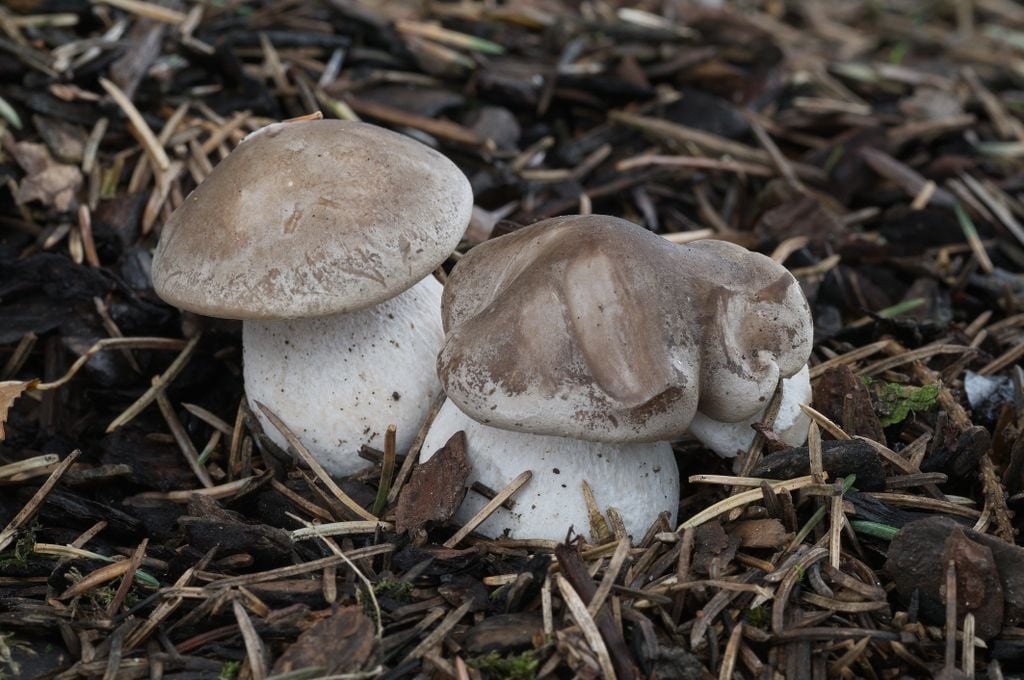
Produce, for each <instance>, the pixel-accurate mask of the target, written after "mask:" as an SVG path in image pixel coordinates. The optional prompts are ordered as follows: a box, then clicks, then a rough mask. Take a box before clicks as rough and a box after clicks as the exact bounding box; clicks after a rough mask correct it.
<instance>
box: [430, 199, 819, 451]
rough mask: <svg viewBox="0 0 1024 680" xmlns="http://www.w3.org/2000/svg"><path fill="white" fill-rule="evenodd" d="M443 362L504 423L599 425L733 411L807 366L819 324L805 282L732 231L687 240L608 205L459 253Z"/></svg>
mask: <svg viewBox="0 0 1024 680" xmlns="http://www.w3.org/2000/svg"><path fill="white" fill-rule="evenodd" d="M442 316H443V320H444V325H445V332H446V338H445V345H444V348H443V349H442V350H441V353H440V355H439V356H438V374H439V375H440V377H441V382H442V384H443V385H444V387H445V391H446V392H447V394H448V396H449V397H450V398H451V399H452V400H453V401H454V402H455V403H456V404H457V405H458V406H459V408H460V409H462V411H464V412H465V413H466V414H467V415H469V416H470V417H472V418H473V419H474V420H477V421H478V422H481V423H484V424H486V425H491V426H493V427H499V428H503V429H507V430H516V431H522V432H533V433H536V434H547V435H559V436H567V437H575V438H578V439H587V440H591V441H620V442H627V441H636V442H643V441H659V440H671V439H675V438H677V437H679V436H681V435H682V434H683V433H684V432H685V431H686V429H687V427H688V426H689V424H690V421H691V420H692V419H693V417H694V414H695V413H696V412H698V411H700V412H701V413H704V414H705V415H707V416H709V417H711V418H714V419H716V420H720V421H725V422H735V421H739V420H742V419H743V418H747V417H749V416H751V415H753V414H754V413H756V412H758V411H759V410H760V409H762V408H763V407H764V406H765V404H766V403H767V401H768V399H769V398H770V397H771V395H772V393H773V391H774V390H775V388H776V385H777V384H778V381H779V379H780V378H784V377H788V376H791V375H793V374H794V373H796V372H797V371H799V370H800V369H801V368H802V367H803V366H804V364H806V362H807V359H808V357H809V355H810V351H811V342H812V327H811V315H810V310H809V308H808V306H807V301H806V299H805V298H804V296H803V293H802V292H801V291H800V287H799V284H798V283H797V282H796V280H795V279H794V278H793V277H792V275H790V273H789V272H788V271H786V269H785V268H783V267H782V266H781V265H779V264H777V263H775V262H774V261H772V260H771V259H770V258H768V257H765V256H764V255H760V254H757V253H752V252H750V251H748V250H746V249H745V248H742V247H740V246H737V245H734V244H731V243H726V242H724V241H698V242H695V243H692V244H690V245H685V246H677V245H674V244H672V243H669V242H668V241H666V240H665V239H663V238H661V237H659V236H655V235H654V234H651V233H650V232H648V231H647V230H645V229H643V228H641V227H639V226H637V225H635V224H632V223H630V222H627V221H625V220H621V219H618V218H614V217H608V216H602V215H590V216H571V217H559V218H554V219H550V220H545V221H543V222H538V223H537V224H535V225H533V226H530V227H526V228H524V229H521V230H519V231H516V232H513V233H511V234H508V235H506V236H502V237H499V238H497V239H494V240H492V241H487V242H485V243H483V244H482V245H479V246H477V247H476V248H474V249H473V250H471V251H470V252H469V253H468V254H467V255H466V256H465V257H463V258H462V260H460V262H459V263H458V265H456V266H455V268H454V270H453V271H452V274H451V275H450V276H449V279H448V284H447V285H446V287H445V291H444V297H443V302H442Z"/></svg>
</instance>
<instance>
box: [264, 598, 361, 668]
mask: <svg viewBox="0 0 1024 680" xmlns="http://www.w3.org/2000/svg"><path fill="white" fill-rule="evenodd" d="M376 646H377V645H376V641H375V640H374V636H373V622H372V621H370V619H369V618H367V616H366V615H365V614H363V612H362V609H361V608H360V607H342V608H341V609H337V610H335V611H334V612H333V613H332V614H331V615H330V616H328V617H327V618H326V619H323V620H322V621H318V622H317V623H315V624H313V626H312V627H311V628H310V629H309V630H307V631H306V632H305V633H303V634H302V635H300V636H299V637H298V639H297V640H296V641H295V642H294V643H292V645H291V646H289V647H288V649H286V650H284V654H282V655H281V656H280V658H278V660H277V663H275V664H274V675H279V674H282V673H289V672H291V671H296V670H300V669H312V668H320V669H322V671H318V673H317V677H324V676H329V675H340V674H342V673H356V672H359V671H361V670H364V669H365V668H366V667H367V666H369V665H370V662H371V660H372V658H373V656H374V653H375V651H376Z"/></svg>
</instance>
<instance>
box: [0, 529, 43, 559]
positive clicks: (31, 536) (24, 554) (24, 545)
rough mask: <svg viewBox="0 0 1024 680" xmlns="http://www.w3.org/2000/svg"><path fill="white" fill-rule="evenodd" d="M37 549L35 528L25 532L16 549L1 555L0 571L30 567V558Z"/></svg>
mask: <svg viewBox="0 0 1024 680" xmlns="http://www.w3.org/2000/svg"><path fill="white" fill-rule="evenodd" d="M35 547H36V533H35V527H33V528H32V529H30V530H28V531H26V532H24V533H22V534H21V536H19V537H18V541H17V542H16V543H15V544H14V548H12V549H11V550H6V551H4V552H2V553H0V569H7V568H10V567H14V568H15V569H24V568H25V567H26V566H28V558H29V556H30V555H31V554H32V551H33V550H35Z"/></svg>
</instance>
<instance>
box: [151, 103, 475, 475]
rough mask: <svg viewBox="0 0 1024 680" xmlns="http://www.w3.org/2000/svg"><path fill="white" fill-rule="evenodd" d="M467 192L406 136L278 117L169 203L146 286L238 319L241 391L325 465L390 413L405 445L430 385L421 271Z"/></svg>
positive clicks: (371, 440) (342, 469)
mask: <svg viewBox="0 0 1024 680" xmlns="http://www.w3.org/2000/svg"><path fill="white" fill-rule="evenodd" d="M472 204H473V197H472V190H471V189H470V186H469V182H468V181H467V179H466V177H465V176H464V175H463V174H462V172H461V171H460V170H459V169H458V168H457V167H456V166H455V164H454V163H452V162H451V161H450V160H448V159H447V158H446V157H444V156H443V155H441V154H440V153H438V152H436V151H434V150H432V149H430V148H428V147H427V146H425V145H423V144H421V143H419V142H417V141H415V140H413V139H411V138H409V137H405V136H403V135H399V134H397V133H394V132H390V131H388V130H385V129H383V128H379V127H376V126H372V125H367V124H364V123H354V122H345V121H337V120H318V121H306V122H294V123H279V124H275V125H272V126H269V127H267V128H264V129H263V130H261V131H259V132H257V133H255V134H253V135H250V137H249V138H247V139H246V140H245V141H243V142H242V143H241V144H240V145H239V146H238V148H236V149H235V150H234V151H233V152H232V153H231V154H230V155H229V156H228V157H227V158H225V159H224V161H223V162H221V163H220V164H219V165H218V166H217V167H216V168H215V169H214V170H213V172H212V173H210V175H209V176H208V177H207V178H206V179H205V181H203V182H202V183H201V184H200V185H199V186H198V187H196V189H195V190H194V191H193V192H192V193H191V194H190V195H189V196H188V198H186V200H185V202H184V203H183V204H182V205H181V206H180V207H179V208H178V209H177V210H176V211H175V212H174V213H173V214H172V215H171V218H170V219H169V220H168V221H167V223H166V224H165V225H164V228H163V232H162V234H161V238H160V242H159V244H158V246H157V249H156V253H155V255H154V259H153V285H154V288H155V290H156V292H157V294H159V295H160V297H162V298H163V299H164V300H166V301H167V302H169V303H171V304H174V305H176V306H178V307H180V308H182V309H186V310H191V311H193V312H196V313H199V314H203V315H206V316H215V317H221V318H229V319H242V320H243V352H244V371H245V390H246V393H247V395H248V396H249V398H250V399H252V400H256V401H259V402H262V403H264V404H266V405H267V406H268V407H269V408H270V409H271V410H272V411H273V412H275V413H276V414H277V415H278V416H279V417H280V418H281V419H282V420H283V421H284V422H285V423H286V424H287V425H288V427H289V428H290V429H291V430H293V431H294V432H295V434H296V435H297V436H298V437H299V439H300V440H301V441H302V443H303V444H304V445H305V446H306V447H307V448H308V449H309V450H310V451H311V453H313V455H314V456H316V457H317V458H318V459H319V460H320V462H321V464H322V465H323V466H324V467H325V468H326V469H327V471H328V472H330V473H331V474H334V475H345V474H351V473H353V472H356V471H358V469H359V468H361V467H363V466H365V465H366V463H365V461H363V460H362V459H361V458H359V457H358V455H357V452H358V450H359V448H360V446H361V445H363V444H372V445H378V446H380V444H381V442H382V441H383V435H384V431H385V428H386V426H387V425H388V424H395V425H397V428H398V442H397V444H398V446H399V447H400V448H407V447H409V446H410V445H411V443H412V439H413V438H414V437H415V434H416V432H417V430H418V429H419V427H420V424H421V423H422V422H423V420H424V419H425V418H426V416H427V413H428V411H429V409H430V404H431V403H432V401H433V400H434V398H435V396H436V395H438V394H439V393H440V385H439V383H438V380H437V377H436V375H435V374H434V371H433V370H432V367H433V364H434V361H435V358H436V355H437V352H438V350H439V349H440V346H441V343H442V341H443V331H442V328H441V320H440V311H439V310H440V299H441V284H440V283H438V281H437V280H436V279H434V278H433V276H431V272H432V271H433V270H434V269H435V268H437V267H438V266H439V265H440V264H441V263H442V262H443V261H444V260H445V259H446V258H447V257H448V255H449V254H450V253H451V252H452V250H454V248H455V246H456V245H457V244H458V242H459V239H460V238H461V236H462V234H463V232H464V231H465V228H466V226H467V224H468V223H469V218H470V213H471V210H472ZM257 415H258V416H259V417H260V418H263V417H264V416H263V414H262V413H260V412H259V410H257ZM266 424H267V423H265V422H264V425H266ZM265 429H266V431H267V433H268V434H269V435H270V436H271V438H273V439H274V440H275V441H277V443H278V444H280V445H282V446H283V445H284V443H285V442H284V439H283V437H281V435H280V434H279V433H278V432H277V431H276V429H275V428H273V427H266V428H265Z"/></svg>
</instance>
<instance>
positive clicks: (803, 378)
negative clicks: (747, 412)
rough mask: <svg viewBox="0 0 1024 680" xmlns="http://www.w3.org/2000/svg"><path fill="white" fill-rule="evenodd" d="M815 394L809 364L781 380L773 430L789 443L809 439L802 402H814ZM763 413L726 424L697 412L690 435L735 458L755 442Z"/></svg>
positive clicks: (705, 444)
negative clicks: (777, 410) (780, 397)
mask: <svg viewBox="0 0 1024 680" xmlns="http://www.w3.org/2000/svg"><path fill="white" fill-rule="evenodd" d="M812 396H813V395H812V393H811V374H810V371H809V370H808V368H807V366H806V365H805V366H804V367H803V368H801V369H800V370H799V371H797V373H796V375H793V376H790V377H788V378H785V379H784V380H783V381H782V400H781V402H780V403H779V412H778V413H777V414H776V416H775V420H773V421H772V426H771V429H772V432H774V433H775V434H776V435H778V437H779V439H781V440H782V441H783V442H784V443H786V444H788V445H789V446H800V445H801V444H803V443H804V442H805V441H807V430H808V429H809V428H810V426H811V418H810V416H808V415H807V414H806V413H804V411H803V409H801V408H800V405H801V404H809V403H811V397H812ZM766 408H767V407H766ZM764 415H765V409H762V410H760V411H758V412H757V413H755V414H754V415H752V416H750V417H749V418H744V419H743V420H740V421H739V422H735V423H725V422H722V421H719V420H714V419H712V418H709V417H707V416H706V415H704V414H703V413H700V412H699V411H698V412H697V415H695V416H694V417H693V420H692V421H691V422H690V434H692V435H693V436H694V437H696V438H697V439H699V440H700V442H701V444H703V445H704V446H706V447H707V448H709V449H711V450H712V451H714V452H715V453H717V454H718V455H719V456H722V457H723V458H732V457H734V456H736V454H737V453H738V452H740V451H746V450H747V449H749V448H750V445H751V444H753V443H754V436H755V435H756V434H757V433H756V431H755V430H754V429H753V425H754V424H755V423H760V422H761V421H762V420H763V419H764Z"/></svg>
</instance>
